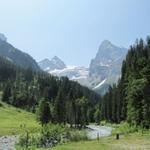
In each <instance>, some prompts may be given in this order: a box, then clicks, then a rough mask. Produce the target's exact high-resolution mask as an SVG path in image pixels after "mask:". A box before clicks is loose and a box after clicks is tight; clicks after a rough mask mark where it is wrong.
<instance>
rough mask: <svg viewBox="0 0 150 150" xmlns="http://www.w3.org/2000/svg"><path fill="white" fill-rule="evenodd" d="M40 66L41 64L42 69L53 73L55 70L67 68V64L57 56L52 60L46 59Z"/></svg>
mask: <svg viewBox="0 0 150 150" xmlns="http://www.w3.org/2000/svg"><path fill="white" fill-rule="evenodd" d="M38 64H39V66H40V68H41V69H42V70H45V71H52V70H55V69H59V70H60V69H64V68H66V65H65V63H64V62H63V61H62V60H61V59H60V58H58V57H57V56H55V57H53V58H52V59H51V60H49V59H47V58H46V59H44V60H42V61H40V62H39V63H38Z"/></svg>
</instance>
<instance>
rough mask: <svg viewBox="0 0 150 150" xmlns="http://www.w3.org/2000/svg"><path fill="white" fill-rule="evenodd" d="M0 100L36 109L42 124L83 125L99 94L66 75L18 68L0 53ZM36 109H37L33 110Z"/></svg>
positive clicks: (32, 109) (91, 115)
mask: <svg viewBox="0 0 150 150" xmlns="http://www.w3.org/2000/svg"><path fill="white" fill-rule="evenodd" d="M0 64H1V65H0V90H1V91H3V96H2V100H3V101H4V102H6V103H8V104H11V105H13V106H15V107H19V108H23V109H26V110H28V111H32V112H37V113H38V119H39V120H40V121H41V123H42V124H44V123H48V122H49V121H51V122H54V123H70V124H71V125H72V124H75V125H77V126H79V125H80V126H81V127H82V126H84V125H85V124H87V123H88V122H91V121H93V119H94V112H95V105H96V104H97V103H98V102H99V101H100V99H101V98H100V96H99V95H97V94H96V93H95V92H93V91H91V90H89V89H88V88H86V87H83V86H81V85H79V84H78V83H77V82H73V81H69V79H68V78H66V77H61V78H58V77H54V76H51V75H49V74H47V73H45V72H35V71H33V70H31V69H22V68H20V67H18V66H16V65H14V64H12V63H11V62H10V61H8V60H7V59H5V58H3V57H0ZM37 110H38V111H37Z"/></svg>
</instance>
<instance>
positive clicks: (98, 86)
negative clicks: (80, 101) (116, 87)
mask: <svg viewBox="0 0 150 150" xmlns="http://www.w3.org/2000/svg"><path fill="white" fill-rule="evenodd" d="M105 82H106V79H104V80H103V81H102V82H100V83H99V84H98V85H97V86H95V87H94V88H93V90H96V89H98V88H100V87H101V86H102V85H103V84H104V83H105Z"/></svg>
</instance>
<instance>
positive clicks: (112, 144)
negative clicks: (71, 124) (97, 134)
mask: <svg viewBox="0 0 150 150" xmlns="http://www.w3.org/2000/svg"><path fill="white" fill-rule="evenodd" d="M149 149H150V134H149V133H146V134H143V135H142V134H141V133H134V134H129V135H126V136H122V137H121V138H120V140H116V139H115V137H113V136H111V137H106V138H100V140H99V141H96V140H95V141H87V142H77V143H75V142H73V143H67V144H62V145H59V146H56V147H55V148H53V149H52V150H149Z"/></svg>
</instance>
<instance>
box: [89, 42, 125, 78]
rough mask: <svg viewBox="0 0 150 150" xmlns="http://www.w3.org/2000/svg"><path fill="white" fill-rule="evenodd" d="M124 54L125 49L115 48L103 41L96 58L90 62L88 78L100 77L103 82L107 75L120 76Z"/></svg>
mask: <svg viewBox="0 0 150 150" xmlns="http://www.w3.org/2000/svg"><path fill="white" fill-rule="evenodd" d="M126 53H127V49H125V48H120V47H117V46H115V45H113V44H112V43H111V42H109V41H106V40H105V41H103V42H102V43H101V45H100V47H99V50H98V53H97V54H96V57H95V58H94V59H92V61H91V64H90V76H101V78H102V80H103V79H104V78H106V77H107V76H108V75H112V74H116V75H117V74H120V70H121V64H122V61H123V59H124V58H125V56H126Z"/></svg>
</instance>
